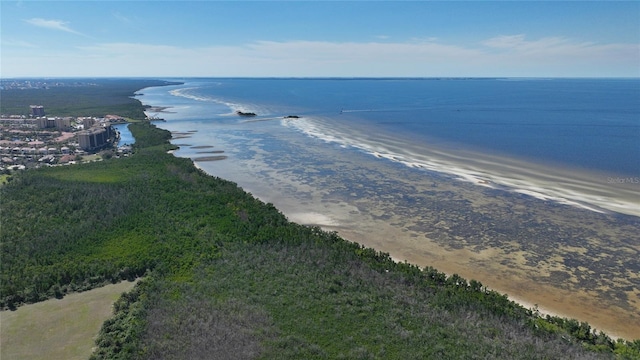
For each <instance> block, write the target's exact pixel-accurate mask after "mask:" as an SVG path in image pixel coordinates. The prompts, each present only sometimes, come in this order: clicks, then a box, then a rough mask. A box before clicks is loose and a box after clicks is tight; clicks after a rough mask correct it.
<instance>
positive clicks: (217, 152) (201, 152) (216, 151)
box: [196, 150, 224, 154]
mask: <svg viewBox="0 0 640 360" xmlns="http://www.w3.org/2000/svg"><path fill="white" fill-rule="evenodd" d="M223 153H224V151H223V150H213V151H197V152H196V154H223Z"/></svg>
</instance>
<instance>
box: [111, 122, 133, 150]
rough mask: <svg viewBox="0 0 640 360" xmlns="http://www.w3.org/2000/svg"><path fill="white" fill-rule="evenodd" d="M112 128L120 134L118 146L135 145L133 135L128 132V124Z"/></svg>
mask: <svg viewBox="0 0 640 360" xmlns="http://www.w3.org/2000/svg"><path fill="white" fill-rule="evenodd" d="M113 128H114V129H115V130H117V131H118V132H119V133H120V141H119V142H118V146H123V145H133V144H135V143H136V139H135V138H134V137H133V134H131V131H129V124H118V125H113Z"/></svg>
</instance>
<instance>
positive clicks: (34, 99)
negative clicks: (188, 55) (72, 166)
mask: <svg viewBox="0 0 640 360" xmlns="http://www.w3.org/2000/svg"><path fill="white" fill-rule="evenodd" d="M49 82H50V83H57V84H59V86H55V87H47V88H45V87H40V88H29V89H7V90H0V114H4V115H29V114H30V112H31V110H30V108H29V106H30V105H42V106H44V109H45V113H46V115H47V116H61V117H64V116H95V117H103V116H105V115H108V114H114V115H120V116H122V117H125V118H130V119H137V120H140V119H145V117H146V116H145V114H144V108H143V107H142V104H141V103H140V101H139V100H137V99H134V98H132V96H133V94H134V93H135V92H136V91H137V90H139V89H141V88H144V87H150V86H161V85H168V84H178V83H171V82H167V81H161V80H145V79H59V80H53V79H51V80H50V81H49Z"/></svg>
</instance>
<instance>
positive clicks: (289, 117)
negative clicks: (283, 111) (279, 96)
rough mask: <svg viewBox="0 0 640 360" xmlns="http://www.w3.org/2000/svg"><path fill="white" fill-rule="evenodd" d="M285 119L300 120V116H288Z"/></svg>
mask: <svg viewBox="0 0 640 360" xmlns="http://www.w3.org/2000/svg"><path fill="white" fill-rule="evenodd" d="M284 118H285V119H300V116H298V115H287V116H285V117H284Z"/></svg>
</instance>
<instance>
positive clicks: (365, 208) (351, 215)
mask: <svg viewBox="0 0 640 360" xmlns="http://www.w3.org/2000/svg"><path fill="white" fill-rule="evenodd" d="M167 125H169V124H167ZM176 126H177V127H178V128H179V127H180V124H176ZM186 126H189V127H193V126H194V125H193V124H189V125H186ZM162 127H165V128H166V126H165V125H164V124H163V125H162ZM170 127H171V126H170ZM172 130H174V131H177V132H180V131H179V130H176V129H172ZM201 133H205V131H204V130H203V131H201ZM202 135H204V134H202ZM207 135H209V134H207ZM173 140H176V139H172V141H173ZM220 140H221V139H219V138H217V137H216V136H212V137H210V138H209V137H208V138H207V143H208V144H209V143H212V142H216V147H219V148H225V149H231V150H232V151H230V152H227V153H228V155H229V159H231V160H233V159H234V158H236V159H237V158H239V157H241V158H242V160H239V161H214V162H203V163H200V164H198V163H197V162H196V161H195V159H194V157H196V156H198V155H197V154H191V153H190V151H189V150H188V149H186V148H185V149H181V150H184V152H182V153H181V151H179V152H178V153H177V154H176V153H174V155H175V156H180V157H187V158H191V159H192V160H194V161H193V162H194V165H195V166H196V167H197V168H198V169H200V170H202V171H204V172H205V173H207V174H209V175H211V176H217V177H221V178H225V179H228V180H230V181H233V182H235V183H237V184H238V186H240V187H242V188H243V189H244V190H245V191H247V192H249V193H251V194H253V195H254V196H255V197H257V198H259V199H260V200H261V201H263V202H266V203H273V204H274V205H275V206H276V208H278V209H279V211H281V212H282V213H283V214H284V215H285V216H287V218H288V219H289V220H290V221H293V222H297V223H300V224H306V225H318V226H320V227H321V228H323V229H324V230H328V231H337V232H338V234H339V235H340V236H341V237H342V238H344V239H346V240H348V241H353V242H357V243H359V244H361V245H364V246H366V247H370V248H373V249H375V250H376V251H382V252H386V253H389V254H390V255H391V256H392V257H393V258H394V259H398V260H400V261H407V262H409V263H411V264H415V265H418V266H420V267H425V266H433V267H434V268H436V269H438V271H441V272H444V273H446V274H453V273H457V274H459V275H460V276H462V277H464V278H466V279H468V280H471V279H475V280H478V281H480V282H482V283H483V285H485V286H487V287H488V288H491V289H494V290H496V291H498V292H500V293H503V294H507V296H508V297H509V299H510V300H513V301H516V302H517V303H519V304H521V305H523V306H524V307H525V308H533V307H534V306H533V305H531V304H534V305H535V304H537V305H538V309H539V310H540V311H541V312H543V313H545V314H546V313H550V314H559V316H561V317H566V318H573V319H577V320H579V321H586V322H588V323H589V324H590V325H591V327H592V328H594V329H597V330H599V331H603V332H605V333H607V334H608V335H609V336H610V337H612V338H618V337H620V338H625V339H636V338H640V328H638V327H637V326H635V327H634V326H633V323H634V321H635V320H633V319H636V318H637V320H638V323H640V316H638V312H637V311H636V313H633V312H632V311H631V312H630V311H629V310H628V309H622V308H619V307H617V306H615V305H612V304H613V302H608V301H605V302H602V299H603V298H602V297H603V296H604V297H608V296H610V295H609V293H604V294H603V293H599V292H598V291H600V290H598V289H595V290H593V289H591V290H590V289H586V288H585V289H583V288H581V285H580V281H585V280H584V279H587V280H588V279H591V277H589V276H587V277H585V278H584V279H582V278H581V276H583V275H580V274H584V271H585V270H584V269H582V267H581V266H582V265H581V266H577V267H569V266H565V265H563V262H565V263H566V262H567V261H575V259H577V257H580V256H582V254H584V252H585V251H591V250H593V251H596V253H595V254H596V255H597V258H594V259H593V260H594V262H597V261H600V262H603V261H604V260H602V259H604V258H605V257H607V258H610V257H611V256H610V255H609V254H615V250H611V249H612V248H614V247H616V246H618V245H619V244H618V243H617V242H612V243H611V244H608V241H607V239H621V238H624V237H625V236H619V233H618V232H617V231H618V230H617V229H615V228H612V227H611V224H609V223H606V222H605V221H609V220H606V219H608V218H611V217H615V215H611V214H610V213H605V214H603V213H598V212H592V211H589V210H580V209H579V208H571V207H570V208H565V207H567V206H569V205H562V204H558V203H553V202H552V201H549V200H541V199H535V197H532V196H531V195H530V194H522V193H515V192H505V194H502V195H497V197H498V198H495V193H496V192H500V191H502V190H501V189H491V188H489V187H488V186H482V184H476V183H473V182H469V181H467V182H466V183H465V182H464V181H463V180H461V179H457V178H455V177H452V176H444V177H443V176H436V178H437V179H436V180H434V183H435V182H437V183H438V186H439V187H438V188H435V189H434V188H431V187H430V184H428V183H426V182H428V180H425V181H423V182H424V184H418V185H416V184H412V185H411V186H410V187H407V183H408V181H405V182H403V181H404V179H401V178H398V179H396V178H395V177H394V178H393V181H396V180H397V181H398V182H400V183H401V185H403V186H405V187H406V188H407V189H410V190H408V191H405V190H397V191H396V194H408V195H409V196H418V195H419V196H423V195H424V194H427V193H430V192H433V191H434V190H435V191H436V192H438V193H439V194H447V193H448V192H449V193H450V195H446V196H448V197H451V204H453V205H455V204H457V203H456V202H455V201H462V199H465V200H464V201H467V202H469V203H470V204H469V205H468V206H467V207H468V208H469V209H472V210H473V211H477V210H478V209H479V210H480V213H482V214H490V215H491V216H495V219H494V220H503V219H505V217H504V216H509V217H512V215H513V213H514V212H515V213H516V214H517V215H519V216H520V219H518V218H515V219H514V220H512V221H510V222H507V223H514V222H515V223H520V222H521V221H522V219H528V220H531V218H529V217H528V216H529V215H527V214H528V213H532V214H534V215H531V216H534V217H533V218H532V219H533V220H536V221H539V222H540V223H541V224H544V223H546V222H549V223H550V224H552V225H553V227H557V229H558V230H561V231H566V230H567V229H569V230H568V231H569V232H571V231H570V229H571V228H572V227H573V228H577V227H576V226H578V227H579V225H580V224H579V223H580V222H582V221H585V222H587V223H590V222H592V221H593V222H594V225H590V226H588V227H587V228H588V229H586V230H585V231H587V230H588V231H587V233H588V232H595V233H596V234H598V235H597V236H598V237H597V238H595V239H591V236H592V235H588V234H587V235H584V238H583V237H582V235H579V234H576V235H575V237H576V239H575V240H583V239H584V240H585V241H586V243H584V244H582V245H580V243H578V244H573V243H571V242H569V243H559V244H560V245H561V246H562V248H559V249H554V248H555V247H556V245H558V244H553V243H549V244H548V247H549V249H548V250H545V251H547V252H549V255H545V253H544V251H543V252H536V251H535V249H534V251H533V252H532V251H531V250H528V249H527V247H528V245H527V239H526V238H518V237H516V238H513V239H512V240H511V241H510V242H504V241H503V240H500V239H497V240H495V241H497V242H498V245H492V243H491V241H490V240H492V239H491V236H490V234H489V233H487V235H486V238H487V239H488V240H489V242H488V243H487V242H486V241H487V240H486V239H480V240H481V241H480V242H479V243H468V241H467V239H466V238H465V235H464V234H461V233H456V232H455V231H449V230H448V228H449V227H450V226H452V224H451V223H452V222H454V223H455V221H454V220H457V219H456V218H459V221H460V222H464V221H465V220H464V216H465V213H464V212H463V211H465V210H459V209H457V208H451V209H444V210H443V212H442V214H444V216H445V222H443V221H441V222H440V223H436V222H435V221H434V222H433V224H434V225H428V222H425V219H424V216H425V215H424V214H420V216H422V217H423V218H420V219H418V218H416V217H415V216H416V215H415V214H413V213H411V212H408V210H407V209H405V208H404V207H398V204H396V203H393V204H388V203H386V201H387V199H388V200H390V201H395V200H392V199H393V198H395V197H396V195H394V193H393V192H394V189H393V188H389V189H387V192H383V191H382V190H378V186H386V185H383V184H387V183H388V182H389V179H388V178H386V176H387V175H391V174H390V173H386V171H388V169H389V168H392V167H394V166H400V165H402V164H400V163H398V162H395V165H393V164H392V165H390V164H380V163H379V162H380V161H379V160H377V159H376V158H375V157H374V156H371V155H370V154H365V153H364V152H360V153H361V155H362V156H361V157H359V158H358V159H359V160H358V161H361V162H365V163H367V165H363V164H360V163H356V164H357V166H358V167H367V166H369V168H371V169H375V173H374V172H372V170H366V171H365V170H361V169H358V172H359V173H358V174H355V175H353V174H351V172H355V170H348V172H349V173H347V174H346V175H345V174H340V175H341V176H342V177H343V178H340V179H332V178H330V177H329V178H322V177H318V176H320V175H319V174H323V171H324V170H325V169H332V168H331V167H330V166H329V167H326V168H324V167H322V166H321V167H318V168H317V169H311V170H310V171H308V172H307V170H304V169H298V172H302V174H300V173H298V172H295V171H293V170H291V169H290V167H291V166H292V164H289V163H288V162H290V161H291V160H292V158H291V157H290V156H289V155H284V156H283V155H282V154H280V155H276V154H272V155H267V154H268V153H271V152H272V151H271V150H265V149H263V148H262V147H261V145H259V142H258V144H256V143H255V142H251V141H247V144H246V145H244V146H243V145H242V144H243V143H242V142H240V143H237V144H236V143H234V144H233V145H232V144H230V143H228V142H225V141H220ZM303 141H304V140H303ZM197 143H198V141H197V139H194V144H193V145H196V146H197V145H198V144H197ZM295 145H300V144H294V148H295ZM234 148H235V149H236V150H234ZM303 148H304V144H303ZM238 149H245V150H238ZM245 151H249V152H251V153H252V154H253V155H251V157H250V158H249V159H246V156H245V155H243V156H238V155H239V154H243V153H244V152H245ZM305 151H307V149H306V148H305ZM331 151H332V150H331V149H326V148H324V147H323V149H310V150H309V153H310V154H312V156H308V158H327V157H328V158H333V157H334V155H335V154H334V153H332V152H331ZM305 155H306V154H305ZM278 156H280V157H278ZM273 157H276V159H274V158H273ZM363 157H364V158H363ZM376 160H377V161H378V163H376ZM296 161H297V160H296ZM345 163H349V164H351V163H350V162H349V160H346V161H345V160H344V159H342V158H341V159H340V164H341V165H340V168H341V169H344V168H343V167H342V166H344V164H345ZM385 163H386V162H385ZM282 164H289V165H288V166H283V165H282ZM369 164H372V165H369ZM403 167H406V168H407V169H410V167H408V166H403ZM369 168H367V169H369ZM348 169H352V168H351V167H349V168H348ZM381 169H383V170H381ZM539 170H540V168H535V169H530V171H534V172H535V171H539ZM367 171H369V172H372V174H374V175H375V176H374V178H372V177H370V176H368V173H367ZM381 171H385V172H384V174H383V173H382V172H381ZM394 171H395V170H394ZM341 172H342V171H341ZM406 172H408V170H405V171H399V173H403V174H404V173H406ZM382 175H384V176H382ZM393 176H398V175H395V174H394V175H393ZM345 179H346V180H349V181H345ZM361 179H366V181H367V182H368V183H370V184H368V185H369V186H371V188H372V189H374V190H375V191H377V192H376V193H375V194H373V196H371V195H370V194H369V193H370V192H371V191H369V193H368V192H367V190H368V189H367V187H365V188H362V187H360V188H358V187H357V186H356V185H360V186H362V181H363V180H361ZM345 184H348V185H347V189H343V190H339V192H338V193H336V194H332V192H333V191H334V190H331V189H342V188H344V187H345ZM465 184H466V185H465ZM401 189H403V188H401ZM362 190H364V192H363V191H362ZM350 191H351V193H349V192H350ZM355 194H357V196H355ZM403 196H404V195H403ZM424 197H426V198H427V200H428V199H429V198H428V196H427V195H424ZM432 198H433V199H435V200H436V201H440V200H441V199H440V198H439V197H437V196H433V197H432ZM456 199H457V200H456ZM514 200H516V201H514ZM531 204H535V206H534V208H533V209H530V208H528V206H529V205H531ZM496 205H497V209H498V210H495V209H496ZM455 206H457V205H455ZM425 210H432V209H429V208H425ZM450 210H453V212H452V211H450ZM496 211H501V212H502V214H503V215H499V214H498V213H496ZM532 211H533V212H532ZM566 213H569V215H567V214H566ZM436 215H437V214H434V215H429V217H435V216H436ZM540 216H541V218H538V217H540ZM576 216H577V217H579V218H576ZM625 216H632V215H625ZM583 217H585V218H584V219H583ZM451 218H453V220H452V219H451ZM426 220H430V219H429V218H427V219H426ZM576 220H577V221H576ZM625 221H628V222H630V220H625ZM473 225H474V226H476V224H475V223H474V224H473ZM434 226H435V228H436V229H435V230H441V231H444V233H449V235H447V236H449V237H451V239H450V240H446V241H444V242H443V240H441V239H439V238H438V237H437V236H436V234H434V233H433V230H434ZM599 226H602V227H599ZM630 226H635V225H633V224H632V225H630ZM540 229H541V231H542V230H544V226H540ZM471 230H472V229H471V228H470V229H469V230H467V232H469V231H471ZM489 230H491V229H489ZM551 233H552V234H553V232H551ZM624 234H627V235H626V236H627V237H628V238H629V239H632V238H634V237H635V235H633V236H634V237H629V235H628V234H629V233H628V232H627V233H624ZM601 235H602V236H601ZM434 236H435V237H434ZM541 236H545V235H543V234H541ZM552 236H554V238H555V237H556V236H557V235H552ZM434 239H435V240H434ZM557 240H559V241H560V239H557ZM447 241H449V242H451V241H453V245H448V244H447ZM483 241H485V243H483ZM459 244H460V245H459ZM594 244H595V245H594ZM505 246H506V247H505ZM636 247H637V246H634V247H633V248H632V249H633V251H636V252H637V249H636ZM601 250H602V254H600V252H599V251H601ZM531 256H534V257H535V256H538V259H537V260H536V262H537V265H536V264H534V265H533V266H532V265H530V264H529V262H530V261H531V259H530V257H531ZM625 256H628V255H625ZM584 266H587V270H589V271H591V270H590V268H589V266H591V265H584ZM598 266H601V265H598ZM580 269H582V270H580ZM595 271H596V273H595V276H598V275H601V276H604V277H605V278H607V277H608V278H611V277H612V276H613V279H612V281H616V283H615V284H613V285H611V286H614V285H615V289H620V288H622V287H624V286H623V285H624V284H623V283H624V281H626V280H629V281H632V282H635V281H637V279H635V278H631V279H626V278H623V277H620V275H618V274H617V273H616V274H608V273H603V274H599V273H597V271H599V270H597V269H596V270H595ZM556 273H561V274H563V275H566V276H568V278H567V281H569V282H568V283H567V284H566V286H564V285H563V283H562V281H560V282H558V281H556V280H554V278H553V277H552V276H553V275H554V274H556ZM576 274H577V275H576ZM545 276H547V277H546V278H544V277H545ZM576 276H578V277H577V278H576ZM541 277H543V280H544V281H543V282H541V281H540V280H539V279H540V278H541ZM596 279H597V278H596ZM607 280H609V279H607ZM594 286H595V285H594ZM603 286H606V287H607V288H606V289H609V286H610V285H608V283H607V284H605V285H603ZM627 287H628V286H627ZM611 289H612V290H615V289H614V287H611ZM594 291H595V292H594ZM627 295H628V296H629V298H630V300H634V299H640V298H639V297H638V295H640V292H638V293H637V294H636V293H634V292H633V291H632V292H627ZM629 304H630V305H629V306H634V307H635V309H640V300H639V301H638V302H635V303H634V302H630V303H629ZM634 304H635V305H634Z"/></svg>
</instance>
